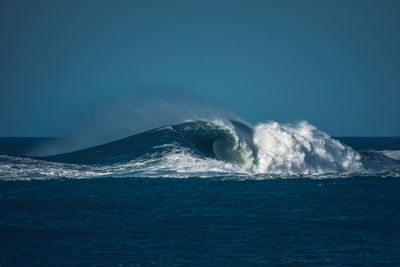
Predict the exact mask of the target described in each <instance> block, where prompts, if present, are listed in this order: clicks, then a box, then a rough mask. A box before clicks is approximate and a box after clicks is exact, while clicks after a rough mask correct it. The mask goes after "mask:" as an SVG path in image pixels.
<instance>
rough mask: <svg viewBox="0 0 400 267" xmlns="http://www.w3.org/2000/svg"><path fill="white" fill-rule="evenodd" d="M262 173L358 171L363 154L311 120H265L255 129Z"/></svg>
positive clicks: (257, 165) (259, 168) (259, 165)
mask: <svg viewBox="0 0 400 267" xmlns="http://www.w3.org/2000/svg"><path fill="white" fill-rule="evenodd" d="M253 139H254V140H253V141H254V144H255V145H256V146H257V148H258V149H259V152H258V158H257V160H256V164H255V166H254V169H255V171H256V172H259V173H299V174H321V173H338V172H349V171H358V170H361V169H362V164H361V162H360V159H361V157H360V155H359V154H358V153H357V152H355V151H354V150H353V149H351V148H350V147H348V146H345V145H343V144H341V143H340V142H339V141H337V140H335V139H333V138H331V137H330V136H329V135H327V134H326V133H324V132H322V131H320V130H318V129H317V128H316V127H314V126H312V125H310V124H309V123H307V122H305V121H302V122H299V123H297V124H293V125H292V124H279V123H277V122H269V123H261V124H258V125H256V127H255V128H254V138H253Z"/></svg>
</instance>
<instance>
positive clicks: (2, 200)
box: [0, 122, 400, 266]
mask: <svg viewBox="0 0 400 267" xmlns="http://www.w3.org/2000/svg"><path fill="white" fill-rule="evenodd" d="M54 141H55V140H53V139H52V140H50V139H49V140H46V139H37V140H36V139H26V138H22V139H19V138H0V206H1V208H0V241H1V242H0V263H1V265H5V266H16V265H18V266H20V265H22V266H30V265H72V266H79V265H83V266H87V265H100V266H110V265H111V266H132V265H133V266H149V265H159V266H170V265H185V266H187V265H189V266H199V265H200V266H204V265H212V266H214V265H217V266H219V265H224V266H226V265H229V266H248V265H252V266H253V265H282V266H286V265H296V266H302V265H315V266H320V265H327V266H343V265H389V266H396V265H397V264H398V262H399V261H400V213H399V203H400V194H399V193H400V180H399V173H400V171H399V170H400V168H399V167H400V161H399V159H398V156H399V146H400V139H399V138H331V137H329V136H328V135H326V134H325V133H323V132H321V131H319V130H318V129H316V128H315V127H313V126H311V125H309V124H307V123H300V124H298V125H294V126H293V125H292V126H288V125H279V124H277V123H269V124H261V125H258V126H255V127H254V128H253V127H249V126H246V125H244V124H241V123H238V122H233V123H232V125H228V126H227V125H226V124H221V123H208V122H189V123H183V124H179V125H172V126H167V127H162V128H158V129H154V130H151V131H148V132H144V133H140V134H137V135H133V136H130V137H127V138H124V139H121V140H117V141H115V142H112V143H108V144H103V145H101V146H98V147H94V148H88V149H83V150H80V151H75V152H68V151H66V152H68V153H62V154H58V155H39V153H37V152H38V151H41V152H43V151H44V150H46V149H48V145H49V144H50V143H52V142H54ZM56 141H57V142H58V141H60V140H56ZM35 153H36V154H35ZM27 155H29V156H27Z"/></svg>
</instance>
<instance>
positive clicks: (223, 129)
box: [0, 120, 400, 180]
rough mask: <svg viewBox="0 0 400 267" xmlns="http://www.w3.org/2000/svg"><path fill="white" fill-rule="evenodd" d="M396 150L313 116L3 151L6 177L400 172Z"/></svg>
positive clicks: (192, 125) (0, 162) (1, 172)
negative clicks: (371, 144) (363, 145)
mask: <svg viewBox="0 0 400 267" xmlns="http://www.w3.org/2000/svg"><path fill="white" fill-rule="evenodd" d="M390 153H392V152H387V151H383V152H376V151H375V152H374V151H355V150H354V149H352V148H351V147H349V146H348V145H346V144H343V143H341V142H340V141H338V140H336V139H334V138H331V137H330V136H329V135H328V134H326V133H324V132H322V131H321V130H319V129H317V128H316V127H314V126H312V125H310V124H309V123H307V122H305V121H302V122H299V123H296V124H279V123H277V122H268V123H260V124H257V125H256V126H255V127H251V126H250V125H247V124H245V123H242V122H238V121H233V120H232V121H221V120H214V121H187V122H184V123H181V124H177V125H170V126H166V127H160V128H157V129H154V130H150V131H146V132H143V133H140V134H136V135H133V136H130V137H127V138H124V139H121V140H118V141H115V142H111V143H107V144H104V145H101V146H96V147H92V148H88V149H84V150H79V151H76V152H72V153H65V154H58V155H53V156H46V157H36V158H27V157H12V156H6V155H2V156H0V179H2V180H15V179H17V180H20V179H27V180H30V179H51V178H91V177H174V178H183V177H215V176H218V177H220V176H222V177H236V178H238V179H249V178H254V179H265V178H273V177H304V176H307V177H316V178H323V177H332V176H334V177H346V176H351V175H354V174H357V175H358V176H360V175H371V174H372V173H379V175H383V174H382V173H389V174H388V175H395V176H397V175H398V171H396V170H398V169H399V166H400V164H399V161H397V160H396V159H393V158H396V157H397V154H394V155H392V154H390ZM386 155H387V156H390V157H392V158H390V157H387V156H386Z"/></svg>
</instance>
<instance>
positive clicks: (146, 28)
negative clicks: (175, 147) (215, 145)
mask: <svg viewBox="0 0 400 267" xmlns="http://www.w3.org/2000/svg"><path fill="white" fill-rule="evenodd" d="M399 26H400V1H368V0H362V1H337V0H335V1H324V0H318V1H317V0H316V1H297V0H292V1H15V0H9V1H8V0H2V1H0V34H1V42H0V135H1V136H62V135H65V134H66V133H68V132H69V131H70V130H71V129H72V128H73V127H74V126H75V125H76V124H77V123H78V122H79V120H80V119H81V117H82V116H83V115H82V114H86V113H88V112H89V111H90V110H92V109H93V108H94V107H96V106H97V105H100V103H104V102H106V100H107V99H108V98H111V97H113V96H114V95H119V94H130V93H132V94H134V92H135V91H136V90H143V88H151V87H152V86H156V87H158V88H160V87H162V86H164V85H165V86H166V87H176V88H180V89H182V90H184V91H188V92H193V93H199V94H201V95H203V96H205V97H208V98H211V99H213V100H215V101H217V102H220V103H221V104H222V105H224V106H227V107H229V108H230V109H231V110H233V111H234V112H236V113H237V114H239V115H240V116H242V117H243V118H245V119H246V120H248V121H250V122H252V123H256V122H263V121H268V120H276V121H279V122H289V121H292V120H298V119H305V120H307V121H309V122H310V123H312V124H314V125H316V126H317V127H319V128H321V129H322V130H324V131H326V132H328V133H329V134H331V135H340V136H350V135H351V136H385V135H397V136H399V135H400V119H399V115H400V105H399V100H400V75H399V74H400V49H399V47H400V30H399Z"/></svg>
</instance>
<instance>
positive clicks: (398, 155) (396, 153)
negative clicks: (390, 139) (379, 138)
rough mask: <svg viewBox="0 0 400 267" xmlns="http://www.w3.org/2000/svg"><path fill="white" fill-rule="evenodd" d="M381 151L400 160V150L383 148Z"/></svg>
mask: <svg viewBox="0 0 400 267" xmlns="http://www.w3.org/2000/svg"><path fill="white" fill-rule="evenodd" d="M380 152H381V153H382V154H383V155H385V156H386V157H388V158H391V159H395V160H400V150H383V151H380Z"/></svg>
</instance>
